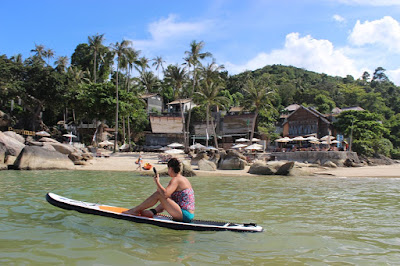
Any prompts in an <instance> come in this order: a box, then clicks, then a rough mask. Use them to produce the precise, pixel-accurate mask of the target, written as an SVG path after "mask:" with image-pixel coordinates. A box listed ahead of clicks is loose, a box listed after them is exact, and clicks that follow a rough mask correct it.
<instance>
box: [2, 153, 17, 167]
mask: <svg viewBox="0 0 400 266" xmlns="http://www.w3.org/2000/svg"><path fill="white" fill-rule="evenodd" d="M15 160H17V156H12V155H7V156H6V158H5V159H4V164H5V165H13V164H14V163H15Z"/></svg>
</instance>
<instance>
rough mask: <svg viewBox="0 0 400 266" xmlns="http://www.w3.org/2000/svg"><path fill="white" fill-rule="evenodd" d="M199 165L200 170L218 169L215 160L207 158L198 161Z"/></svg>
mask: <svg viewBox="0 0 400 266" xmlns="http://www.w3.org/2000/svg"><path fill="white" fill-rule="evenodd" d="M198 166H199V170H202V171H216V170H217V165H216V164H215V163H214V162H212V161H208V160H206V159H201V160H200V161H199V162H198Z"/></svg>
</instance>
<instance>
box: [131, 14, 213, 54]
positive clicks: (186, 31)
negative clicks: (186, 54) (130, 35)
mask: <svg viewBox="0 0 400 266" xmlns="http://www.w3.org/2000/svg"><path fill="white" fill-rule="evenodd" d="M210 25H211V21H207V20H206V21H200V22H178V21H177V16H176V15H172V14H170V15H169V16H168V17H167V18H163V19H160V20H158V21H155V22H153V23H151V24H150V25H149V27H148V30H149V33H150V35H151V37H150V38H149V39H147V40H133V41H132V42H133V44H134V46H135V47H138V49H140V50H148V49H165V48H166V47H165V46H166V45H169V46H171V45H173V44H174V43H176V42H178V41H179V42H181V41H182V40H188V43H189V41H190V40H192V39H193V38H198V37H199V36H201V35H202V34H205V33H207V31H208V30H209V28H210Z"/></svg>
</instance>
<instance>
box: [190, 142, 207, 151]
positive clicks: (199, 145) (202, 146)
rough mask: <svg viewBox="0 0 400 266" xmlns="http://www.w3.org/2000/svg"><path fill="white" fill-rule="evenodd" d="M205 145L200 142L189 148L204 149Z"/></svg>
mask: <svg viewBox="0 0 400 266" xmlns="http://www.w3.org/2000/svg"><path fill="white" fill-rule="evenodd" d="M205 147H206V146H204V145H202V144H200V143H196V144H194V145H192V146H190V147H189V148H190V149H192V150H195V149H204V148H205Z"/></svg>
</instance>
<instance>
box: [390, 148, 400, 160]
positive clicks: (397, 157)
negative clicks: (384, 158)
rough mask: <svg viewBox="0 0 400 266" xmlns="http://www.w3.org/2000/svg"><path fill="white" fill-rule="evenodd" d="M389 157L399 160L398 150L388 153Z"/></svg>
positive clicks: (399, 153)
mask: <svg viewBox="0 0 400 266" xmlns="http://www.w3.org/2000/svg"><path fill="white" fill-rule="evenodd" d="M390 157H392V159H396V160H399V159H400V149H399V148H396V149H392V150H391V151H390Z"/></svg>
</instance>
